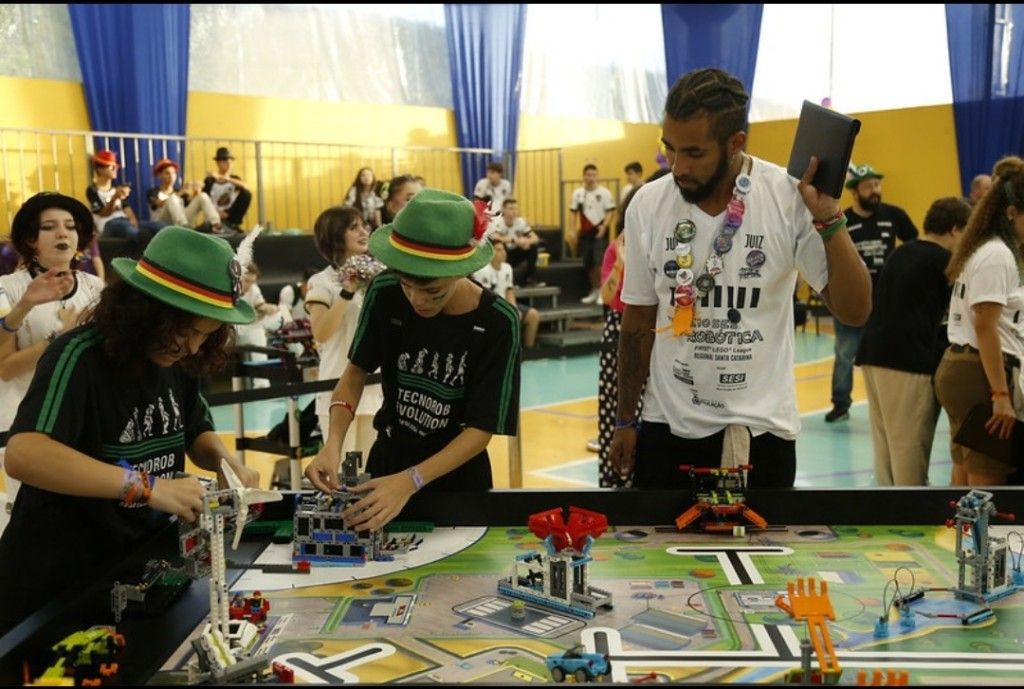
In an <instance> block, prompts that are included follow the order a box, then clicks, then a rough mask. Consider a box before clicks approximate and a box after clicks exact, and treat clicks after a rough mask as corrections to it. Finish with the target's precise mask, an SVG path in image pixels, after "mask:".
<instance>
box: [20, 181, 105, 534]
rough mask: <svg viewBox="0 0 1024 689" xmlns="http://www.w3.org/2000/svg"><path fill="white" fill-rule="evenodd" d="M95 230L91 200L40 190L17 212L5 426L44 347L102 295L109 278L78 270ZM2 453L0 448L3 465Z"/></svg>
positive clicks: (69, 326)
mask: <svg viewBox="0 0 1024 689" xmlns="http://www.w3.org/2000/svg"><path fill="white" fill-rule="evenodd" d="M94 235H95V227H94V225H93V219H92V215H91V214H90V213H89V210H88V209H87V208H86V207H85V205H84V204H82V203H80V202H79V201H77V200H75V199H73V198H71V197H69V196H63V195H61V194H55V193H51V192H43V193H41V194H36V195H35V196H33V197H32V198H30V199H29V200H28V201H26V202H25V203H24V205H22V207H21V208H20V209H19V210H18V212H17V214H16V215H15V216H14V221H13V223H12V225H11V244H12V246H14V248H15V249H16V250H17V252H18V254H19V255H20V256H21V268H20V269H19V270H16V271H14V272H13V273H11V274H10V275H4V276H2V277H0V316H2V318H0V381H2V383H0V431H7V429H9V428H10V427H11V422H12V421H14V412H15V411H16V410H17V409H18V403H19V402H21V400H22V398H23V397H24V396H25V392H26V391H27V390H28V385H29V383H30V382H31V381H32V374H33V372H34V371H35V369H36V364H37V363H38V362H39V358H40V357H41V356H42V355H43V351H44V350H45V349H46V348H47V346H48V345H49V344H50V343H51V342H53V340H54V338H56V337H57V336H58V335H60V334H61V333H63V332H64V331H65V330H68V329H69V328H71V327H72V326H73V324H74V322H75V320H76V319H77V318H78V316H79V314H80V313H81V312H82V311H83V310H85V309H86V308H88V307H90V306H92V305H93V304H95V303H96V301H97V300H98V299H99V296H100V291H101V290H102V289H103V281H102V280H101V279H100V278H98V277H96V276H95V275H90V274H88V273H83V272H80V271H78V270H76V268H77V266H78V255H79V252H80V251H82V250H83V249H84V248H85V247H87V246H89V244H90V243H91V242H92V241H93V238H94ZM3 453H4V451H3V449H0V467H2V466H3V463H4V462H3V460H4V454H3ZM4 485H5V488H6V491H7V497H6V498H4V499H0V512H2V513H6V512H7V510H6V509H4V508H6V507H7V505H8V504H9V502H8V501H13V500H14V496H15V495H16V494H17V492H18V487H19V482H18V481H17V480H16V479H13V478H12V477H10V476H6V477H5V478H4ZM0 497H2V496H0ZM2 531H3V523H2V521H0V532H2Z"/></svg>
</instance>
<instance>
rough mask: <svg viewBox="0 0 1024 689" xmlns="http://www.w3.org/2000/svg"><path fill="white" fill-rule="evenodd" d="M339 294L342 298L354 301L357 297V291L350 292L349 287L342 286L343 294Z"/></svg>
mask: <svg viewBox="0 0 1024 689" xmlns="http://www.w3.org/2000/svg"><path fill="white" fill-rule="evenodd" d="M339 296H341V298H342V299H346V300H348V301H352V299H354V298H355V296H356V293H355V292H349V291H348V290H347V289H345V288H344V287H342V288H341V294H340V295H339Z"/></svg>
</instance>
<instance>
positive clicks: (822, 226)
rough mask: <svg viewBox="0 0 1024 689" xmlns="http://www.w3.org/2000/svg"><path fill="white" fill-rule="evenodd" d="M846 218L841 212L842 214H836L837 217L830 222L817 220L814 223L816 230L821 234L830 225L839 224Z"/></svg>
mask: <svg viewBox="0 0 1024 689" xmlns="http://www.w3.org/2000/svg"><path fill="white" fill-rule="evenodd" d="M845 217H846V216H845V215H844V214H843V213H841V212H840V213H836V214H835V215H833V216H832V217H831V218H829V219H828V220H815V221H814V229H816V230H818V231H819V232H820V231H821V230H824V229H825V228H826V227H828V226H829V225H833V224H835V223H837V222H839V221H840V220H841V219H842V218H845Z"/></svg>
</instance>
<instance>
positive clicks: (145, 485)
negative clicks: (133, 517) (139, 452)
mask: <svg viewBox="0 0 1024 689" xmlns="http://www.w3.org/2000/svg"><path fill="white" fill-rule="evenodd" d="M155 484H156V478H153V477H151V476H150V475H149V474H147V473H146V472H145V471H138V470H136V469H125V470H124V483H123V484H122V485H121V495H120V503H119V504H120V505H121V507H142V506H143V505H146V504H148V503H149V499H150V498H151V497H152V495H153V486H154V485H155Z"/></svg>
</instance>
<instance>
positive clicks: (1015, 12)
mask: <svg viewBox="0 0 1024 689" xmlns="http://www.w3.org/2000/svg"><path fill="white" fill-rule="evenodd" d="M996 7H997V6H996V5H968V4H959V5H946V30H947V35H948V36H949V70H950V74H951V76H952V81H953V116H954V118H955V120H956V145H957V151H958V153H959V156H960V185H961V187H962V191H963V193H964V195H967V194H968V193H969V192H970V186H971V180H972V179H973V178H974V176H975V175H977V174H981V173H988V172H991V171H992V166H993V165H994V164H995V162H996V161H997V160H999V159H1000V158H1002V157H1003V156H1005V155H1007V154H1011V153H1012V154H1016V155H1020V154H1021V153H1022V149H1024V49H1022V48H1024V46H1022V45H1021V44H1022V42H1024V41H1022V40H1021V39H1022V36H1021V35H1020V32H1021V30H1022V28H1024V7H1022V6H1021V5H1013V4H1011V5H1003V7H1006V8H1008V11H1009V13H1010V15H1009V17H1008V19H1010V21H1011V22H1012V23H1011V24H1010V26H1012V31H1013V32H1014V33H1016V34H1017V35H1016V36H1013V37H1012V40H1011V38H1010V34H1009V33H1006V34H1005V35H1004V33H1003V29H1002V28H1001V26H996ZM1004 42H1006V43H1007V47H1008V50H1007V51H1005V52H1004V50H1003V44H1004Z"/></svg>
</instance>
